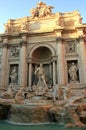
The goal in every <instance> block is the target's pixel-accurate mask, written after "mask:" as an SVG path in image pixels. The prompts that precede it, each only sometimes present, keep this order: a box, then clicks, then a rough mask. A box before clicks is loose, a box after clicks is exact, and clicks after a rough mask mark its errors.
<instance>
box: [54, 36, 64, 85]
mask: <svg viewBox="0 0 86 130" xmlns="http://www.w3.org/2000/svg"><path fill="white" fill-rule="evenodd" d="M62 44H63V43H62V39H61V38H60V37H59V38H57V39H56V49H57V50H56V51H57V56H58V59H57V75H58V83H59V84H65V65H64V49H63V45H62Z"/></svg>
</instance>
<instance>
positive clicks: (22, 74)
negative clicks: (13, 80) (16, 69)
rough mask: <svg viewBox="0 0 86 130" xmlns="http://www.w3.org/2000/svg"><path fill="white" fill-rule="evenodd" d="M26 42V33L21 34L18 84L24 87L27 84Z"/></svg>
mask: <svg viewBox="0 0 86 130" xmlns="http://www.w3.org/2000/svg"><path fill="white" fill-rule="evenodd" d="M26 49H27V42H26V35H24V36H22V41H21V53H20V86H22V87H26V86H27V60H26V57H27V54H26Z"/></svg>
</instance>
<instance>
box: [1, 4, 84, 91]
mask: <svg viewBox="0 0 86 130" xmlns="http://www.w3.org/2000/svg"><path fill="white" fill-rule="evenodd" d="M52 9H53V7H52V6H47V5H46V4H45V3H43V2H39V3H38V4H37V5H36V8H33V9H31V16H27V17H24V18H19V19H10V20H8V21H7V23H6V24H5V32H4V33H3V34H0V89H6V88H7V87H8V86H9V85H10V84H11V83H13V84H15V85H16V86H17V87H20V86H22V87H31V86H33V85H34V72H35V70H36V69H37V67H38V66H39V64H42V65H43V68H44V70H45V74H46V77H47V83H48V84H50V85H52V86H54V85H55V84H61V85H67V84H70V83H74V84H75V83H76V84H77V83H80V84H85V83H86V38H85V37H86V24H83V23H82V17H81V15H80V14H79V12H78V11H73V12H67V13H52Z"/></svg>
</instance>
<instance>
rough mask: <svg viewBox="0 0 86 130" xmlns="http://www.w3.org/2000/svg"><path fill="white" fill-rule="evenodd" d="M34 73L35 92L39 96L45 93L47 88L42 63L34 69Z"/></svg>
mask: <svg viewBox="0 0 86 130" xmlns="http://www.w3.org/2000/svg"><path fill="white" fill-rule="evenodd" d="M34 74H35V80H37V85H36V89H35V91H36V93H35V94H36V95H38V96H41V95H43V94H44V93H45V91H46V89H47V83H46V75H45V70H44V68H43V65H42V64H40V66H39V67H38V68H37V69H36V70H35V72H34Z"/></svg>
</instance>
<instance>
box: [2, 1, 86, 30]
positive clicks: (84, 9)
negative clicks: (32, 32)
mask: <svg viewBox="0 0 86 130" xmlns="http://www.w3.org/2000/svg"><path fill="white" fill-rule="evenodd" d="M39 1H41V0H0V32H4V26H3V24H4V23H6V22H7V20H8V19H16V18H22V17H24V16H30V9H31V8H32V7H36V3H37V2H39ZM42 1H43V2H44V3H46V4H47V5H52V6H54V9H53V13H55V12H63V13H65V12H71V11H74V10H79V12H80V14H81V16H82V17H83V23H86V0H42Z"/></svg>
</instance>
